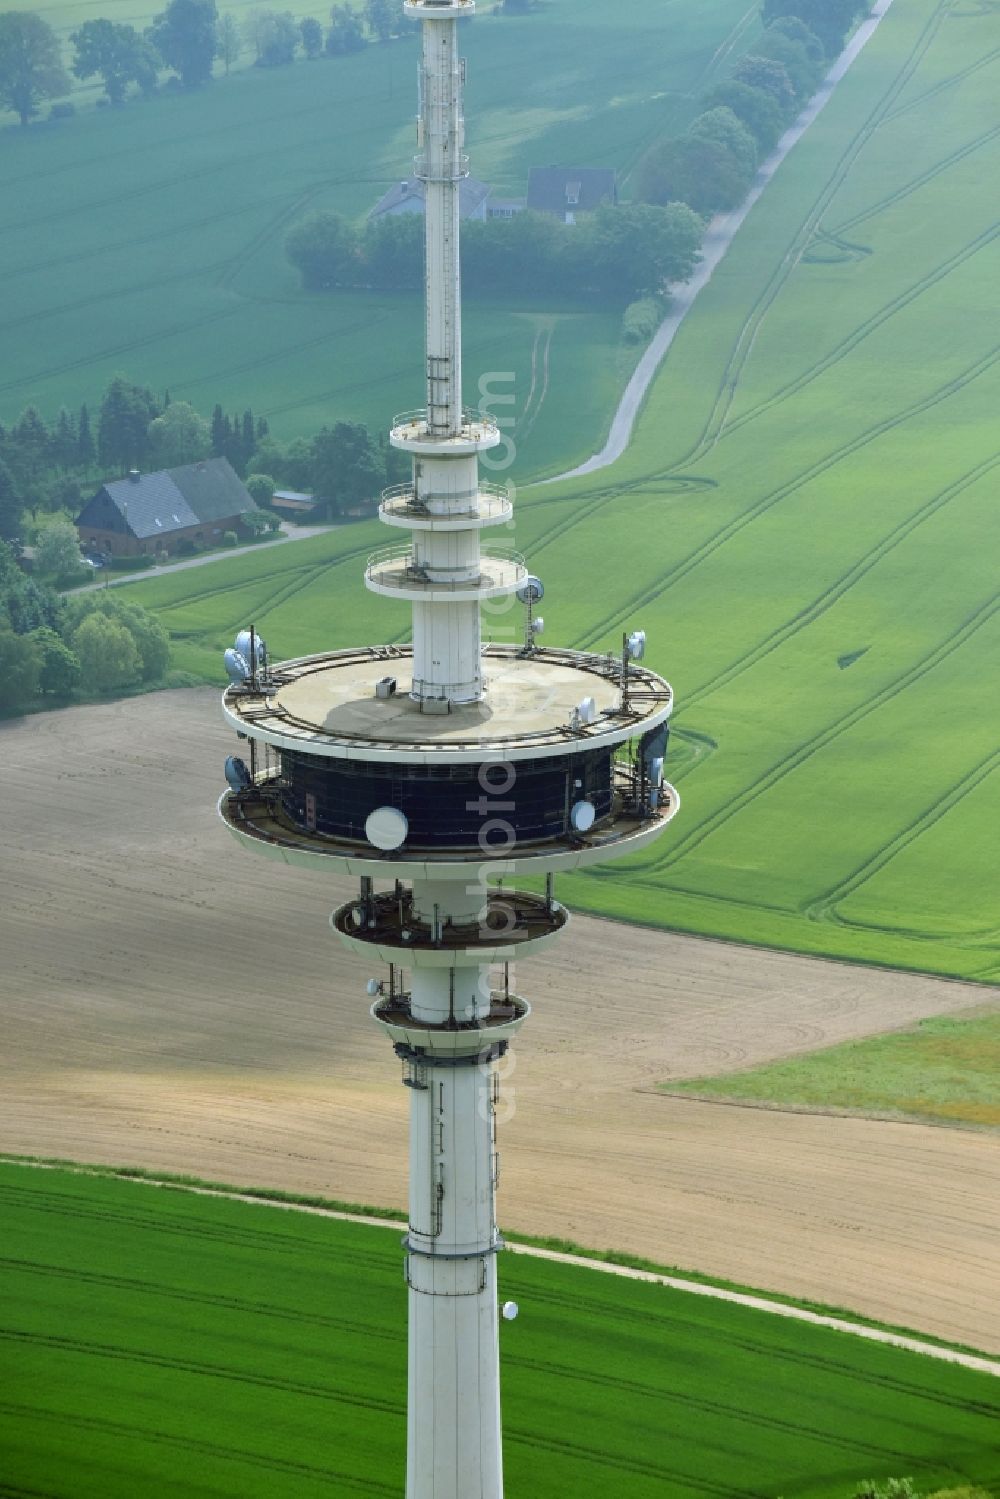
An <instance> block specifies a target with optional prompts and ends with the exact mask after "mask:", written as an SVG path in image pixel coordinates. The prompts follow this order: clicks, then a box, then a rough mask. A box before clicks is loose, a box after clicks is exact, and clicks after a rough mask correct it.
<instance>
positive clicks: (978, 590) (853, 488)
mask: <svg viewBox="0 0 1000 1499" xmlns="http://www.w3.org/2000/svg"><path fill="white" fill-rule="evenodd" d="M998 89H1000V9H998V8H997V7H996V6H989V7H983V6H980V7H973V6H954V5H951V4H949V3H945V0H896V4H895V5H894V6H893V8H892V10H891V11H890V13H889V15H888V17H887V19H886V20H885V21H884V22H883V24H882V27H881V28H880V30H879V32H878V34H877V36H876V37H875V39H874V40H873V42H872V43H871V44H870V46H869V48H868V49H867V50H866V52H865V53H864V54H863V56H862V58H861V59H860V61H859V62H858V64H857V65H856V67H855V69H854V70H852V72H851V73H850V74H849V75H848V77H847V78H846V80H845V81H844V83H843V84H842V85H841V86H840V88H839V89H838V91H837V93H836V95H835V96H834V99H833V101H832V102H831V104H830V105H829V106H828V108H827V110H826V112H825V113H824V114H823V115H822V116H821V117H820V119H819V120H818V122H817V123H816V124H815V125H814V127H813V128H812V130H811V131H810V132H809V133H808V135H807V136H806V138H805V139H804V141H803V142H802V143H801V144H800V145H799V146H798V147H797V148H796V150H795V151H794V152H793V153H792V155H791V156H790V158H789V159H788V161H787V162H786V163H785V165H784V166H783V167H782V169H781V171H780V172H779V174H778V175H777V177H776V179H775V180H774V182H773V183H772V184H771V186H770V187H769V188H768V190H767V192H766V193H765V194H764V197H763V199H762V201H761V203H760V204H759V205H758V207H757V208H756V209H755V210H754V212H753V213H752V215H751V216H750V218H749V219H748V221H747V223H746V225H745V226H744V228H743V229H742V230H741V232H740V234H739V236H738V238H737V241H736V243H735V245H734V247H733V249H732V251H731V252H730V255H729V256H728V257H727V259H726V260H725V261H724V262H723V265H722V266H721V268H720V270H719V271H718V272H717V274H716V276H715V277H714V278H713V281H712V282H711V284H710V285H709V287H708V288H707V290H706V291H705V292H704V293H703V295H702V297H701V298H700V299H699V301H698V303H697V305H696V307H695V309H694V311H693V313H692V315H691V316H690V318H689V319H688V320H687V321H686V323H685V324H684V326H683V328H682V330H681V333H680V336H679V338H678V339H677V341H676V343H675V345H674V348H673V350H672V351H671V354H670V356H669V358H668V360H667V362H666V364H665V366H664V369H663V371H662V372H661V374H660V376H659V378H658V379H657V381H656V382H655V383H654V386H653V388H652V390H651V393H650V396H649V399H648V402H647V405H646V407H645V410H644V413H643V415H642V417H641V419H640V421H639V424H638V427H637V430H636V434H635V439H634V442H633V444H632V446H631V447H630V449H629V450H628V452H627V454H626V455H625V457H624V458H623V459H622V460H621V461H620V462H619V463H618V464H617V465H615V466H614V467H613V468H612V469H609V470H606V471H604V472H603V473H599V474H596V475H593V476H590V477H588V478H587V479H584V480H580V481H574V482H571V483H562V484H557V485H551V486H539V487H534V488H528V489H523V490H522V491H521V493H520V495H519V500H518V516H517V525H516V532H515V536H514V538H513V539H514V540H515V541H516V544H517V546H518V547H519V549H520V550H522V551H524V552H525V553H526V554H527V555H528V556H529V558H530V559H531V564H532V566H533V568H535V569H536V570H537V571H538V572H539V573H540V574H541V575H542V576H543V577H544V579H545V582H546V587H547V593H546V603H545V614H546V619H547V629H548V635H547V638H548V639H551V640H552V641H554V642H557V643H566V644H571V645H575V646H584V647H595V648H602V649H603V648H606V647H610V646H614V645H615V644H616V643H617V642H618V641H620V634H619V631H620V630H621V629H622V627H623V626H624V625H626V624H628V625H629V626H632V627H634V626H643V627H644V628H645V629H646V630H647V631H648V633H649V637H650V646H651V660H652V663H653V664H654V666H656V667H658V668H660V669H662V670H663V671H664V672H665V673H666V674H667V675H668V676H669V677H670V679H671V680H672V682H673V684H674V687H675V690H676V693H677V699H678V713H677V716H676V719H675V725H676V732H675V736H674V739H673V741H672V744H671V760H670V762H669V763H670V765H671V774H672V775H673V778H674V779H675V781H676V782H677V784H678V786H679V789H680V791H681V794H682V799H683V806H682V810H681V815H680V817H679V818H678V820H677V822H676V824H675V826H674V830H673V831H672V833H671V834H670V835H668V836H667V837H666V838H665V839H663V840H662V841H661V843H659V844H657V845H656V846H655V850H654V852H653V853H652V854H651V855H649V856H648V857H645V858H638V859H636V860H633V861H628V862H626V863H625V864H616V865H613V866H609V867H608V868H607V869H606V870H602V871H599V872H595V873H593V874H587V875H579V876H573V877H571V878H569V879H566V880H563V881H561V884H560V888H561V891H562V893H563V895H564V896H565V898H567V899H568V900H569V901H570V902H571V903H572V904H574V905H575V906H577V907H583V908H585V909H589V910H592V911H596V912H601V913H604V914H607V915H613V916H618V917H622V918H624V919H626V920H635V921H640V922H646V923H652V924H660V925H664V926H669V927H674V928H679V929H682V930H689V931H695V932H704V933H709V934H712V935H716V936H719V937H724V938H731V939H734V940H739V941H750V942H755V943H761V944H764V945H771V946H777V947H788V948H795V949H798V950H801V951H805V952H813V953H820V954H827V955H830V956H833V957H840V958H849V959H857V960H860V961H864V962H874V963H886V964H893V965H899V966H903V967H910V968H917V969H924V970H927V971H931V972H940V973H948V974H954V975H960V976H964V977H969V978H975V979H979V980H983V981H985V982H989V983H994V982H996V981H997V979H998V978H1000V930H998V924H997V911H996V901H995V895H994V891H995V835H994V831H993V830H994V828H995V827H996V826H997V822H998V813H1000V807H998V800H997V797H998V789H1000V778H998V776H997V774H996V769H997V765H998V761H1000V753H998V751H997V695H996V691H995V688H994V685H993V684H994V679H995V662H996V659H997V651H998V649H1000V612H998V606H1000V598H998V593H997V582H996V569H995V565H994V560H993V558H994V553H995V550H996V544H997V541H998V524H997V508H996V491H997V483H998V480H1000V445H998V442H997V427H996V411H997V409H998V401H1000V365H998V355H1000V345H997V342H996V330H995V327H994V325H993V324H994V320H993V319H992V318H991V316H990V308H991V307H992V305H993V302H994V300H995V288H996V285H997V284H998V277H1000V223H998V222H997V220H996V203H995V197H994V195H992V194H990V193H989V192H988V191H987V190H986V188H985V184H987V183H989V182H991V181H993V180H995V179H996V177H997V176H998V175H1000V127H997V126H996V125H995V123H994V114H995V109H994V105H995V99H996V96H997V91H998ZM518 472H519V470H518V469H515V470H514V473H515V475H516V474H517V473H518ZM379 529H380V528H378V527H376V526H374V525H369V526H365V527H357V528H347V529H345V530H343V531H339V532H336V533H334V534H332V535H331V536H330V537H326V538H323V539H322V540H321V541H320V542H318V543H315V542H310V543H303V544H301V545H300V546H299V547H297V548H284V549H283V550H282V551H281V552H280V553H277V552H276V553H274V554H273V557H267V558H253V559H251V560H250V561H249V562H247V563H242V562H240V561H238V560H235V561H233V562H231V563H225V564H220V565H219V566H218V567H216V568H212V569H201V570H198V571H196V572H192V573H190V574H183V573H182V574H179V575H177V576H176V577H173V578H162V579H158V580H152V581H149V582H143V583H142V584H140V585H138V587H139V588H140V590H142V591H141V593H139V594H137V597H143V598H145V599H146V601H147V602H149V603H150V604H152V605H154V606H155V607H157V608H158V609H160V610H161V611H162V617H163V619H164V621H165V623H166V624H168V625H169V627H170V628H171V630H172V631H173V632H174V634H175V639H176V643H177V655H178V663H179V664H180V665H183V666H186V667H187V668H188V669H190V670H194V671H197V672H199V673H201V674H202V675H203V676H204V678H205V679H206V680H213V681H218V679H219V673H218V661H219V652H220V650H221V649H222V648H223V647H224V646H225V645H227V644H229V643H230V641H231V638H232V635H233V633H234V632H235V630H236V629H237V628H238V627H239V626H241V625H242V624H244V623H246V622H247V621H248V620H249V619H250V618H251V617H256V620H257V623H258V624H259V625H260V626H261V627H262V629H264V630H265V632H266V633H267V635H268V638H269V640H270V642H271V644H272V646H273V648H274V649H275V650H276V651H277V652H278V653H279V654H285V655H290V654H294V653H295V652H297V651H305V650H307V649H316V648H317V647H319V646H322V645H330V646H334V645H345V644H347V643H348V642H353V641H357V640H365V639H372V640H374V639H382V640H391V639H399V638H403V637H404V636H405V633H406V630H407V625H408V620H407V616H406V611H405V609H402V608H397V607H395V606H392V605H390V604H388V603H385V602H383V601H376V600H375V599H374V598H373V597H372V596H370V595H366V594H365V593H364V592H363V589H362V585H361V580H360V578H361V562H362V559H363V556H364V554H365V552H366V551H367V550H368V549H369V547H372V546H375V545H378V544H380V543H381V542H384V540H385V537H384V535H382V536H380V535H379ZM505 539H507V538H505ZM310 548H311V549H312V550H309V549H310Z"/></svg>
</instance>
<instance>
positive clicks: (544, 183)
mask: <svg viewBox="0 0 1000 1499" xmlns="http://www.w3.org/2000/svg"><path fill="white" fill-rule="evenodd" d="M617 202H618V184H617V182H616V181H615V174H614V172H613V171H612V170H611V168H610V167H532V168H531V170H530V171H529V172H528V203H527V206H528V207H529V208H532V209H534V210H535V212H536V213H554V214H558V216H559V218H561V219H562V220H563V222H564V223H567V224H573V223H575V222H576V216H577V214H578V213H593V211H594V209H595V208H599V207H600V206H601V204H602V203H617Z"/></svg>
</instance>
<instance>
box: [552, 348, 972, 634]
mask: <svg viewBox="0 0 1000 1499" xmlns="http://www.w3.org/2000/svg"><path fill="white" fill-rule="evenodd" d="M998 361H1000V344H996V345H995V346H994V347H993V348H992V349H991V350H990V351H989V352H988V353H987V354H984V355H983V356H982V357H981V358H980V359H978V360H976V362H975V363H974V364H971V365H969V366H968V367H967V368H966V369H964V370H963V371H962V372H961V373H960V374H958V375H956V376H955V377H954V378H953V379H951V380H948V381H946V382H945V383H944V385H940V386H938V388H937V389H936V390H933V391H931V392H930V393H929V394H928V395H926V396H922V397H921V398H920V400H918V401H914V402H913V403H912V405H910V406H906V407H904V408H903V410H902V411H898V412H896V413H895V415H893V416H889V417H885V418H884V419H883V420H882V421H880V422H876V423H875V424H874V425H873V426H871V427H868V428H867V429H866V430H865V431H864V432H862V433H860V434H859V435H858V436H857V437H855V438H852V439H851V441H850V442H847V443H844V444H843V445H842V446H841V447H839V448H835V449H834V450H833V452H832V453H828V454H827V455H826V456H825V457H824V458H820V459H817V461H816V462H815V463H813V464H810V465H809V467H808V468H806V469H803V470H802V471H801V472H800V473H798V474H796V475H795V476H794V478H792V479H789V480H787V481H786V483H784V484H782V485H780V486H779V488H777V489H774V490H771V491H770V492H769V493H767V494H765V495H763V496H762V498H761V499H759V500H758V501H757V502H756V503H755V504H753V505H751V506H749V507H748V509H746V510H743V511H741V512H740V514H739V515H736V516H734V517H733V518H732V520H729V521H727V522H726V524H725V525H723V526H720V528H719V529H718V530H717V531H715V532H714V533H713V534H712V535H711V536H709V537H708V538H707V540H705V541H703V542H702V543H701V545H700V546H697V547H695V549H694V551H693V552H689V553H688V555H687V556H686V557H685V558H683V559H682V560H681V561H680V562H678V563H677V564H676V565H675V566H674V567H673V568H671V569H670V570H669V571H668V572H667V573H665V574H663V575H661V577H659V578H658V579H657V580H656V582H655V583H651V584H648V585H647V586H646V587H645V588H644V589H641V590H640V591H639V592H638V593H636V594H633V595H632V596H631V597H630V598H629V599H628V600H626V602H625V603H624V604H623V605H621V606H620V607H618V608H616V609H615V611H614V612H613V613H611V614H609V615H606V616H605V617H604V618H603V619H602V620H600V621H598V623H597V624H596V625H594V626H592V627H591V628H589V629H588V630H587V631H586V633H585V634H584V635H582V636H580V637H579V638H578V640H577V641H576V642H574V643H575V644H576V645H578V646H582V647H584V648H589V647H590V646H592V645H593V643H594V642H595V641H597V640H599V639H600V637H601V636H602V635H603V634H605V633H606V632H607V631H608V630H610V629H612V628H613V627H614V626H615V625H616V624H619V623H620V622H621V621H622V620H623V619H624V618H625V617H626V616H627V615H628V614H630V613H632V612H633V611H634V610H635V609H636V608H643V607H645V606H646V605H647V604H651V603H652V602H653V601H654V600H655V599H657V598H659V596H660V595H661V594H662V593H664V592H665V591H666V590H667V588H669V587H670V586H671V584H673V583H676V582H678V581H679V580H680V579H681V578H684V577H686V576H687V574H688V573H690V572H692V571H693V570H694V569H695V568H696V567H698V566H700V564H701V563H702V562H704V561H705V560H706V558H708V557H710V556H711V555H712V553H713V552H716V551H718V549H719V548H720V547H722V546H725V544H726V543H727V542H728V541H730V540H732V538H733V537H734V536H736V535H738V533H739V532H740V531H742V530H743V529H744V528H745V527H746V526H749V525H752V523H753V522H754V521H755V520H757V519H758V518H759V517H760V516H761V515H764V514H765V513H766V512H767V511H768V510H771V509H772V508H773V507H774V506H775V505H777V504H780V503H781V501H782V500H785V499H788V498H789V496H790V495H792V494H795V493H796V492H797V491H798V490H799V489H801V488H802V487H803V486H804V485H806V484H809V483H811V482H812V481H813V480H814V479H817V478H820V477H821V476H822V475H824V474H826V473H828V472H829V471H830V470H831V469H833V468H835V467H836V466H837V464H838V463H841V462H842V461H843V459H845V458H850V457H852V456H853V455H854V454H855V453H858V452H860V451H861V450H862V449H863V448H865V447H867V446H868V444H869V443H871V442H873V441H875V439H876V438H879V437H882V436H884V435H885V434H886V433H887V432H891V431H892V430H893V429H894V428H896V427H899V426H902V425H904V424H905V423H906V422H908V421H911V420H912V419H913V418H914V417H915V416H921V415H923V414H924V412H926V411H930V410H931V409H932V408H933V407H934V406H937V405H939V404H940V403H941V402H942V401H945V400H947V399H949V397H951V396H953V395H956V394H957V393H958V391H960V390H962V389H964V387H965V386H966V385H969V384H971V383H972V382H973V381H974V380H977V379H978V378H979V376H980V375H983V374H986V373H987V372H988V371H989V370H990V369H992V368H993V367H994V365H996V364H997V363H998Z"/></svg>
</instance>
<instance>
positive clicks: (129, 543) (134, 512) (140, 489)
mask: <svg viewBox="0 0 1000 1499" xmlns="http://www.w3.org/2000/svg"><path fill="white" fill-rule="evenodd" d="M254 509H256V506H255V505H254V502H253V500H252V499H251V497H250V495H249V494H248V493H247V491H246V489H245V488H244V486H243V483H242V481H241V480H240V479H239V478H238V477H237V474H236V472H235V470H234V469H233V468H232V467H231V465H230V463H229V460H228V459H226V458H206V459H205V461H204V462H203V463H188V464H185V465H184V467H183V468H168V469H162V470H161V471H160V472H159V473H155V474H141V473H140V472H139V471H138V469H133V470H132V471H131V473H130V474H129V475H128V476H127V478H124V479H112V480H109V481H108V482H107V483H106V484H102V485H101V487H100V489H99V490H98V491H97V493H96V494H95V495H94V496H93V498H92V499H90V500H88V501H87V503H86V505H84V507H83V509H82V510H81V511H80V514H79V515H78V516H77V518H76V527H77V530H78V531H79V533H80V543H81V545H82V546H83V547H84V549H85V550H86V549H90V550H92V551H93V550H98V551H103V552H110V553H111V554H112V556H115V557H137V556H142V555H143V554H146V553H153V552H163V551H166V552H172V551H174V550H175V549H176V548H177V546H178V544H179V543H180V542H181V541H185V540H190V541H192V542H196V541H197V542H202V543H203V544H204V545H206V546H213V545H218V544H219V543H220V542H221V540H222V536H223V533H224V532H226V531H236V532H237V534H239V533H241V532H242V533H244V534H245V533H246V527H245V526H244V525H243V524H242V521H241V519H240V518H241V516H243V515H245V514H246V513H247V512H248V511H250V510H254Z"/></svg>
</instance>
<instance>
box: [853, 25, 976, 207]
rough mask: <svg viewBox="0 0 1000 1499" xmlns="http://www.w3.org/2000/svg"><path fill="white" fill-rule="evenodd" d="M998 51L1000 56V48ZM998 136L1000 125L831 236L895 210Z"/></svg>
mask: <svg viewBox="0 0 1000 1499" xmlns="http://www.w3.org/2000/svg"><path fill="white" fill-rule="evenodd" d="M997 50H998V55H1000V48H998V49H997ZM998 135H1000V125H994V126H993V128H992V129H991V130H986V131H984V132H983V134H982V135H977V136H976V138H975V140H971V141H967V142H966V144H965V145H964V146H959V147H958V148H957V150H955V151H953V152H952V153H951V155H950V156H945V157H943V158H942V159H941V160H940V161H939V162H936V163H935V164H934V166H932V167H928V168H927V170H926V171H925V172H921V173H920V174H919V176H917V177H913V178H911V179H910V181H909V182H906V183H904V184H903V186H902V187H899V188H897V189H896V190H895V192H891V193H887V194H886V195H885V197H884V198H879V199H878V201H877V202H876V203H873V204H872V205H871V207H870V208H865V209H862V211H861V212H860V213H856V214H854V215H853V216H852V217H851V218H849V219H844V220H843V222H842V223H840V224H838V225H837V226H836V228H835V229H833V230H831V231H830V233H831V235H832V236H836V235H840V234H843V233H844V231H845V230H846V229H854V228H855V227H856V225H858V224H863V223H865V222H866V221H867V220H868V219H872V218H874V217H875V215H876V214H878V213H882V212H883V211H884V210H885V209H886V208H893V207H894V206H895V205H896V204H897V203H900V202H902V200H903V199H904V198H908V197H909V196H910V194H911V193H915V192H917V191H918V190H919V189H920V188H922V187H926V186H927V184H928V182H933V181H934V179H935V177H939V176H940V175H941V173H942V172H945V171H947V170H948V168H949V167H953V166H956V165H957V164H958V163H959V162H960V161H964V160H965V158H966V157H967V156H972V155H973V154H974V153H975V152H976V151H981V150H982V148H983V147H984V146H988V145H990V144H991V143H992V142H993V141H995V140H996V138H997V136H998Z"/></svg>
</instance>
